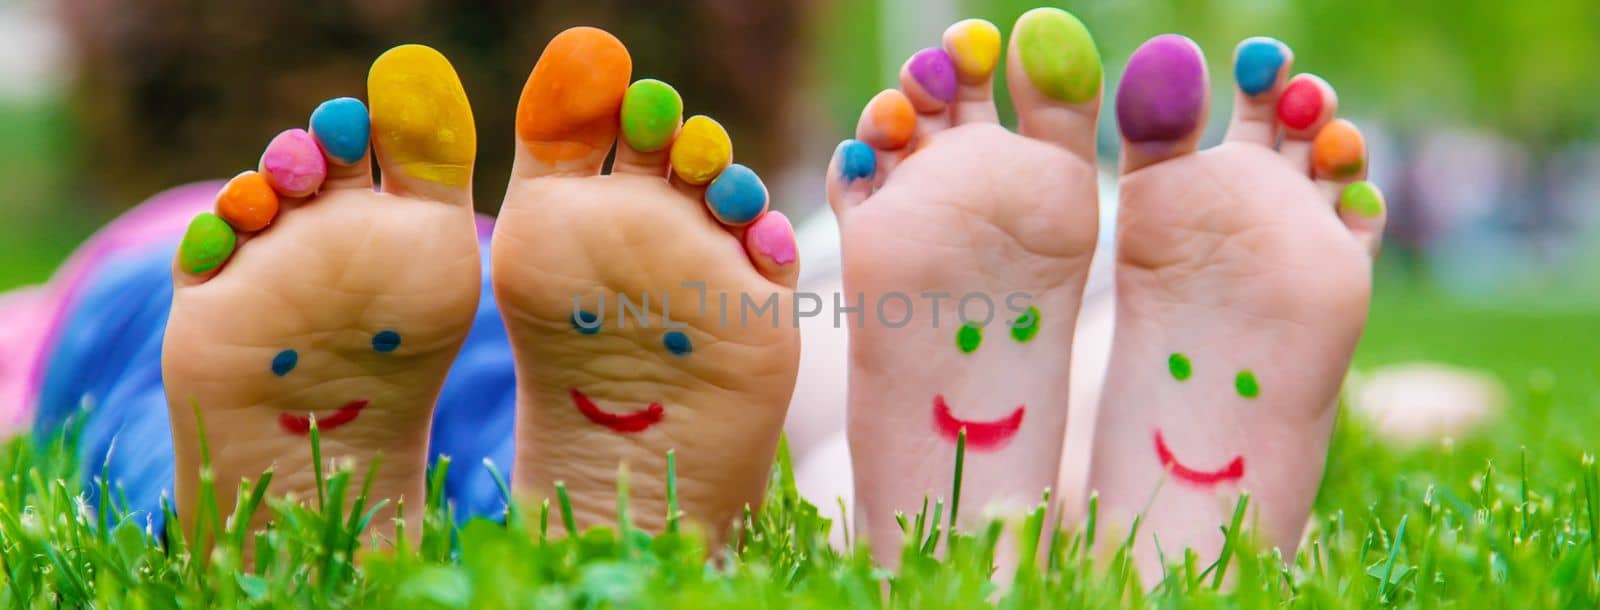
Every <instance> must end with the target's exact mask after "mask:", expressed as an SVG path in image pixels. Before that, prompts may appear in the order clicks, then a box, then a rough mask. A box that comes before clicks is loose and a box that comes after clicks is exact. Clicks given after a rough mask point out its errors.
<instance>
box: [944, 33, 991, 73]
mask: <svg viewBox="0 0 1600 610" xmlns="http://www.w3.org/2000/svg"><path fill="white" fill-rule="evenodd" d="M944 46H945V49H947V50H949V52H950V59H951V60H953V61H954V63H955V67H956V72H957V73H958V74H960V75H961V77H962V79H963V80H965V81H966V82H969V83H977V82H980V81H982V80H984V79H987V78H989V74H990V73H992V72H994V66H995V64H996V63H998V62H999V61H1000V29H999V28H996V27H994V24H993V23H989V22H988V21H984V20H982V19H967V20H964V21H960V22H957V23H956V24H955V25H952V26H950V29H948V30H945V34H944Z"/></svg>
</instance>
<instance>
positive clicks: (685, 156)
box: [671, 115, 733, 186]
mask: <svg viewBox="0 0 1600 610" xmlns="http://www.w3.org/2000/svg"><path fill="white" fill-rule="evenodd" d="M671 157H672V171H674V172H676V173H677V174H678V177H679V178H682V179H683V181H684V182H687V183H689V184H693V185H697V186H698V185H701V184H705V183H707V182H710V181H711V179H712V178H716V177H717V174H718V173H720V172H721V171H722V169H723V168H725V167H727V166H728V162H729V161H732V160H733V140H731V139H729V138H728V130H726V129H723V128H722V125H721V124H720V123H717V122H716V121H714V120H712V119H711V117H708V116H705V115H695V116H692V117H689V120H688V121H685V122H684V123H683V130H682V131H680V132H679V133H678V140H677V141H676V142H673V143H672V155H671Z"/></svg>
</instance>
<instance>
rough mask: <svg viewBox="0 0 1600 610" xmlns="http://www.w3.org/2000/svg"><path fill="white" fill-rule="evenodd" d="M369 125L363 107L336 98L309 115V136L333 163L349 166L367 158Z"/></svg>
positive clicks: (362, 105)
mask: <svg viewBox="0 0 1600 610" xmlns="http://www.w3.org/2000/svg"><path fill="white" fill-rule="evenodd" d="M371 132H372V122H371V121H370V120H368V118H367V107H366V105H364V104H362V103H361V100H358V99H355V98H353V97H338V98H334V99H331V100H328V101H326V102H323V103H322V105H321V106H317V109H316V110H314V111H312V112H311V135H312V136H313V137H315V138H316V139H317V143H318V144H321V145H322V150H323V151H325V152H327V153H328V156H329V157H333V159H334V160H335V161H339V162H340V163H344V164H346V165H349V164H351V163H355V162H356V161H360V160H361V157H363V156H365V155H366V154H367V140H368V138H370V137H371Z"/></svg>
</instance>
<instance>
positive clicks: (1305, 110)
mask: <svg viewBox="0 0 1600 610" xmlns="http://www.w3.org/2000/svg"><path fill="white" fill-rule="evenodd" d="M1319 116H1322V91H1321V90H1320V89H1319V88H1318V87H1317V83H1315V82H1313V81H1312V80H1311V79H1308V78H1297V79H1295V80H1294V82H1292V83H1289V88H1288V89H1286V90H1284V92H1283V97H1282V98H1279V99H1278V120H1280V121H1283V124H1284V125H1287V126H1289V127H1290V128H1291V129H1305V128H1307V127H1310V126H1311V124H1312V123H1315V122H1317V117H1319Z"/></svg>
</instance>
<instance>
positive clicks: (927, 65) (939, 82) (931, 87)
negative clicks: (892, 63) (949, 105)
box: [907, 49, 956, 102]
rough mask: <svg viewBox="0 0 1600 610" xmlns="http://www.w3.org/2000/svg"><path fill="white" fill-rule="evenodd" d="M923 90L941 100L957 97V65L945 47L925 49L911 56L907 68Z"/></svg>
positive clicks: (946, 100)
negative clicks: (951, 59)
mask: <svg viewBox="0 0 1600 610" xmlns="http://www.w3.org/2000/svg"><path fill="white" fill-rule="evenodd" d="M907 69H908V70H909V71H910V72H911V78H914V79H917V84H918V85H922V90H923V91H927V92H928V95H931V96H933V97H934V98H935V99H937V100H939V101H941V102H949V101H951V100H954V99H956V66H955V63H953V62H951V61H950V54H949V53H946V52H945V51H944V49H923V50H921V51H917V54H916V55H912V56H911V65H910V67H909V68H907Z"/></svg>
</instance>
